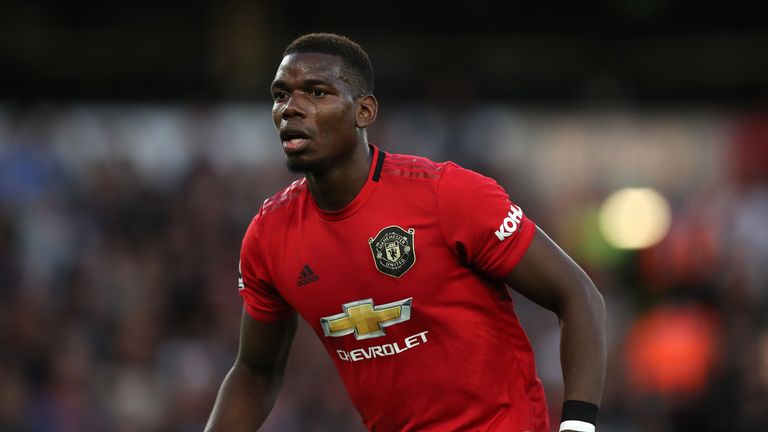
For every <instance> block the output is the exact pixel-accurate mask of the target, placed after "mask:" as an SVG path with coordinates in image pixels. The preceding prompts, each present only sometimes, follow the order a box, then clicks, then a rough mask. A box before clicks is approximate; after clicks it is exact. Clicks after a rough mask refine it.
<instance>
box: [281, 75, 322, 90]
mask: <svg viewBox="0 0 768 432" xmlns="http://www.w3.org/2000/svg"><path fill="white" fill-rule="evenodd" d="M303 85H304V86H305V87H311V86H316V85H320V86H328V87H334V88H335V87H336V86H334V85H333V84H331V83H330V82H328V81H324V80H321V79H316V78H311V79H308V80H305V81H304V83H303ZM270 88H271V89H287V88H288V85H287V84H286V83H285V81H282V80H277V81H273V82H272V85H271V86H270Z"/></svg>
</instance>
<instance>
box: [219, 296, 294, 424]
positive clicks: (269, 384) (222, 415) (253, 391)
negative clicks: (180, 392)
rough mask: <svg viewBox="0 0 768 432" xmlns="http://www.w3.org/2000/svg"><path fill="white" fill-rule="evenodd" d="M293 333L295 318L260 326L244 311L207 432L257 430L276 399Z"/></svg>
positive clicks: (260, 323)
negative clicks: (236, 345) (232, 357)
mask: <svg viewBox="0 0 768 432" xmlns="http://www.w3.org/2000/svg"><path fill="white" fill-rule="evenodd" d="M295 332H296V316H295V315H294V316H293V317H291V318H290V319H287V320H283V321H278V322H276V323H262V322H259V321H256V320H254V319H253V318H251V316H250V315H249V314H248V313H247V312H246V311H245V310H243V318H242V321H241V325H240V349H239V352H238V354H237V359H236V360H235V364H234V366H232V369H230V371H229V373H228V374H227V376H226V377H225V378H224V382H223V383H222V384H221V389H220V390H219V395H218V397H217V398H216V403H215V404H214V406H213V412H211V416H210V418H209V419H208V425H207V426H206V428H205V430H206V431H209V432H215V431H227V432H240V431H256V430H258V428H259V426H261V424H262V423H263V422H264V420H265V419H266V418H267V415H269V412H270V411H271V410H272V406H273V405H274V403H275V399H276V398H277V392H278V390H279V389H280V385H281V383H282V379H283V373H284V371H285V365H286V362H287V360H288V352H289V351H290V347H291V342H292V341H293V336H294V334H295Z"/></svg>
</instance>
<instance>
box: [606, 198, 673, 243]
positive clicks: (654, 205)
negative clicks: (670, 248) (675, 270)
mask: <svg viewBox="0 0 768 432" xmlns="http://www.w3.org/2000/svg"><path fill="white" fill-rule="evenodd" d="M671 221H672V216H671V211H670V207H669V203H667V200H666V199H665V198H664V197H663V196H662V195H661V194H660V193H659V192H657V191H655V190H653V189H649V188H625V189H620V190H618V191H616V192H614V193H613V194H611V195H610V196H609V197H608V198H607V199H606V200H605V202H604V203H603V205H602V207H601V208H600V215H599V224H600V231H601V232H602V233H603V236H605V239H606V240H607V241H608V243H610V244H611V245H613V246H615V247H617V248H619V249H643V248H647V247H649V246H653V245H654V244H656V243H658V242H659V241H661V239H663V238H664V236H665V235H666V234H667V232H668V231H669V226H670V224H671Z"/></svg>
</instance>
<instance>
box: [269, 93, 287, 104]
mask: <svg viewBox="0 0 768 432" xmlns="http://www.w3.org/2000/svg"><path fill="white" fill-rule="evenodd" d="M286 97H288V93H286V92H284V91H276V92H274V93H272V99H273V100H274V101H275V102H280V101H281V100H283V99H285V98H286Z"/></svg>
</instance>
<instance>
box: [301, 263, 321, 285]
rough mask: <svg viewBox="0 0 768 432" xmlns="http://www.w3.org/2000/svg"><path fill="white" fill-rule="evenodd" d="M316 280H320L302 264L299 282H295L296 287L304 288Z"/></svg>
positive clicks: (306, 265) (307, 266)
mask: <svg viewBox="0 0 768 432" xmlns="http://www.w3.org/2000/svg"><path fill="white" fill-rule="evenodd" d="M318 279H320V276H318V275H316V274H315V272H313V271H312V269H311V268H309V265H308V264H304V268H303V269H302V270H301V273H299V280H298V282H296V286H304V285H306V284H309V283H312V282H314V281H316V280H318Z"/></svg>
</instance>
